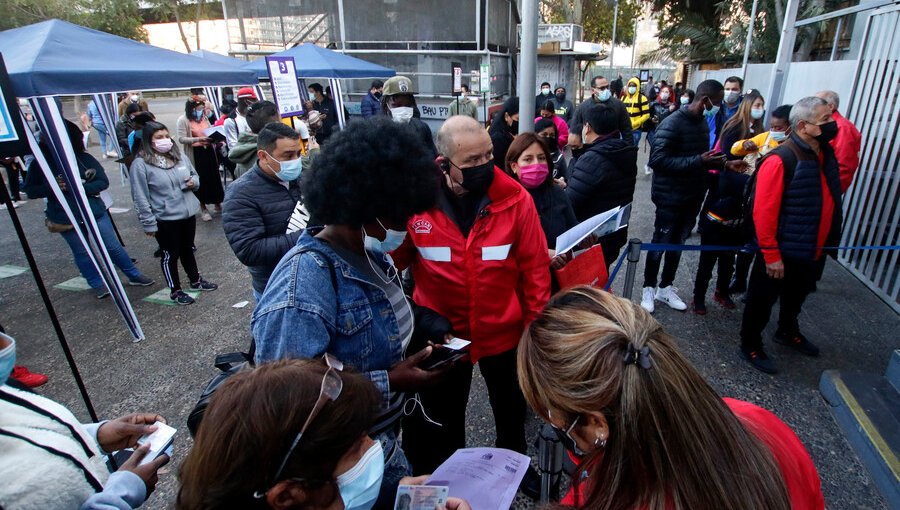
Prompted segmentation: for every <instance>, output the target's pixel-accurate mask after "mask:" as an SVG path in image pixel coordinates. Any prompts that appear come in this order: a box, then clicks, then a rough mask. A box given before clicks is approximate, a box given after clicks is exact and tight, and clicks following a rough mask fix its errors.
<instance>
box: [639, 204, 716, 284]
mask: <svg viewBox="0 0 900 510" xmlns="http://www.w3.org/2000/svg"><path fill="white" fill-rule="evenodd" d="M701 205H703V204H702V202H701V203H697V204H686V205H682V206H679V207H659V206H658V207H657V208H656V221H655V222H654V224H653V243H654V244H657V243H662V244H684V240H685V239H687V237H688V236H689V235H690V234H691V230H693V229H694V223H695V222H696V221H697V213H698V212H700V206H701ZM665 253H666V264H665V267H663V272H662V279H661V280H660V281H659V286H660V287H668V286H670V285H672V282H674V281H675V273H676V272H677V271H678V264H679V262H680V261H681V252H680V251H667V252H665ZM662 257H663V252H661V251H651V252H647V262H646V264H645V265H644V287H656V283H657V280H656V278H657V276H658V274H659V265H660V261H661V260H662Z"/></svg>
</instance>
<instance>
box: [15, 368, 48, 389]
mask: <svg viewBox="0 0 900 510" xmlns="http://www.w3.org/2000/svg"><path fill="white" fill-rule="evenodd" d="M9 377H10V378H11V379H15V380H16V381H18V382H20V383H21V384H24V385H25V386H28V387H29V388H37V387H38V386H42V385H44V384H47V381H48V380H49V378H48V377H47V376H46V375H44V374H37V373H35V372H32V371H30V370H28V368H26V367H24V366H22V365H15V366H14V367H13V371H12V374H10V376H9Z"/></svg>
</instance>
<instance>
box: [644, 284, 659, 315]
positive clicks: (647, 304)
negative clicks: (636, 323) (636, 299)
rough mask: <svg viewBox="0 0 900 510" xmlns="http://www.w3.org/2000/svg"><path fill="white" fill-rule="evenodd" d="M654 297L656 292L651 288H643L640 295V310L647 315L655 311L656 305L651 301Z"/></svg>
mask: <svg viewBox="0 0 900 510" xmlns="http://www.w3.org/2000/svg"><path fill="white" fill-rule="evenodd" d="M655 297H656V291H655V290H654V288H653V287H644V293H643V294H642V295H641V308H643V309H644V310H647V313H653V310H656V304H655V303H654V302H653V300H654V299H655Z"/></svg>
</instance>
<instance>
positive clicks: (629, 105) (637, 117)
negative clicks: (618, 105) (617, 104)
mask: <svg viewBox="0 0 900 510" xmlns="http://www.w3.org/2000/svg"><path fill="white" fill-rule="evenodd" d="M631 85H634V86H635V87H636V88H637V92H635V93H634V95H631V94H629V93H628V87H629V86H631ZM622 102H623V103H625V111H627V112H628V116H629V117H630V118H631V129H632V130H637V129H641V126H643V125H644V122H647V120H648V119H650V101H648V100H647V97H646V96H644V95H643V94H641V81H640V80H638V79H637V78H632V79H630V80H628V85H626V87H625V97H623V98H622Z"/></svg>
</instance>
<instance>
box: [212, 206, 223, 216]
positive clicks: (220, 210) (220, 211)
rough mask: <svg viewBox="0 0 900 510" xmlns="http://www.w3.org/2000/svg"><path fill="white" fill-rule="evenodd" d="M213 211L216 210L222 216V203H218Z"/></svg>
mask: <svg viewBox="0 0 900 510" xmlns="http://www.w3.org/2000/svg"><path fill="white" fill-rule="evenodd" d="M213 211H214V212H215V213H216V214H218V215H219V216H221V215H222V204H217V205H216V206H215V207H214V208H213Z"/></svg>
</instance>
